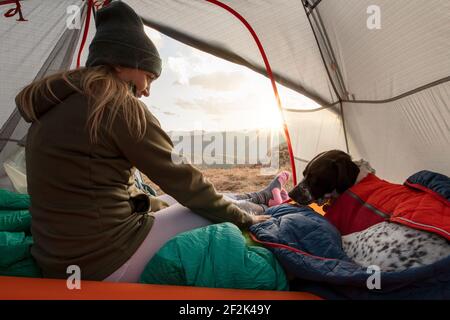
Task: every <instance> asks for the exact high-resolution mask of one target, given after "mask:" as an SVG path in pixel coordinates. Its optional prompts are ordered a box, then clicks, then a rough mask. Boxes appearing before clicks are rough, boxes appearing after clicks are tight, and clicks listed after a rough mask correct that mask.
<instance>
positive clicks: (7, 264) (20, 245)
mask: <svg viewBox="0 0 450 320" xmlns="http://www.w3.org/2000/svg"><path fill="white" fill-rule="evenodd" d="M29 206H30V196H29V195H27V194H19V193H15V192H11V191H8V190H3V189H0V275H2V276H19V277H41V276H42V274H41V270H40V269H39V267H38V266H37V264H36V261H35V260H34V258H33V257H32V255H31V252H30V248H31V245H32V244H33V237H32V236H31V233H30V226H31V215H30V212H29V211H28V208H29Z"/></svg>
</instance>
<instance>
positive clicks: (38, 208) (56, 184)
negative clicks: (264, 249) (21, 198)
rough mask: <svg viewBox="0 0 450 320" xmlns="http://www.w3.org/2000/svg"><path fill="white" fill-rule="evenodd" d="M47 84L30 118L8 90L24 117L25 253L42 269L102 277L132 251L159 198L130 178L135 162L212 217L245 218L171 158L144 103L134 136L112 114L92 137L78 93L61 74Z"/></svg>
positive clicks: (49, 273)
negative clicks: (139, 131)
mask: <svg viewBox="0 0 450 320" xmlns="http://www.w3.org/2000/svg"><path fill="white" fill-rule="evenodd" d="M51 88H52V91H53V92H54V93H55V95H56V98H57V99H55V98H50V99H48V98H46V97H44V95H42V96H38V97H37V98H36V99H35V101H33V107H34V111H35V113H36V115H37V117H38V120H37V121H31V119H30V118H28V117H26V116H25V114H24V112H23V110H22V107H21V106H20V105H19V103H18V99H17V98H16V104H17V107H18V109H19V111H20V112H21V114H22V116H23V117H24V118H25V120H26V121H27V122H32V124H31V127H30V129H29V131H28V135H27V141H26V166H27V180H28V192H29V194H30V196H31V207H30V212H31V215H32V226H31V231H32V235H33V238H34V245H33V247H32V249H31V253H32V255H33V257H34V258H35V259H36V261H37V263H38V264H39V266H40V267H41V268H42V270H43V273H44V276H46V277H52V278H67V277H68V274H67V273H66V271H67V267H68V266H70V265H77V266H79V267H80V268H81V276H82V279H92V280H103V279H104V278H106V277H107V276H109V275H110V274H111V273H113V272H114V271H115V270H116V269H118V268H119V267H120V266H121V265H122V264H124V263H125V262H126V261H127V260H128V259H129V258H130V257H131V256H132V255H133V253H134V252H135V251H136V250H137V248H138V247H139V246H140V244H141V243H142V241H143V240H144V238H145V237H146V236H147V234H148V232H149V230H150V228H151V227H152V224H153V219H154V217H153V216H152V214H151V213H150V212H149V210H151V211H155V210H158V209H160V208H164V207H165V206H166V204H165V203H162V202H161V201H158V199H156V198H152V199H150V198H149V197H148V196H147V195H145V194H144V193H142V192H140V191H139V190H138V189H137V188H136V187H135V186H134V175H133V173H134V170H135V168H138V169H139V170H140V171H142V172H143V173H144V174H146V175H147V176H148V177H149V178H150V179H151V180H152V181H153V182H155V183H156V184H158V185H159V186H160V187H161V189H162V190H164V191H165V192H166V193H167V194H169V195H171V196H172V197H174V198H175V199H176V200H177V201H178V202H179V203H181V204H182V205H184V206H186V207H188V208H190V209H192V210H193V211H195V212H196V213H198V214H200V215H202V216H203V217H205V218H207V219H209V220H210V221H212V222H225V221H228V222H233V223H235V224H236V225H238V226H239V227H246V226H248V225H249V224H250V223H251V217H250V216H249V215H247V214H246V213H245V212H244V211H242V210H240V209H239V208H237V207H236V206H235V205H233V204H232V203H230V202H229V201H227V200H225V199H224V198H223V197H222V195H220V194H218V193H217V192H216V191H215V189H214V187H213V185H212V184H211V183H210V182H208V181H207V180H206V179H205V178H204V177H203V175H202V173H201V172H200V171H199V170H197V169H196V168H194V167H193V166H191V165H190V164H177V163H174V162H173V161H172V149H173V145H172V142H171V140H170V138H169V137H168V136H167V134H166V133H165V132H164V131H163V130H162V129H161V127H160V124H159V122H158V120H157V119H156V118H155V117H154V116H153V115H152V114H151V113H150V112H149V111H148V110H147V108H145V107H144V109H145V121H146V124H147V129H146V132H145V137H144V138H143V139H142V140H137V139H136V138H134V137H133V135H132V134H131V133H130V131H129V130H128V127H127V125H126V123H125V120H124V117H123V115H122V114H119V115H118V116H117V117H116V119H115V121H114V122H113V125H112V131H108V130H107V129H106V126H102V127H101V129H100V132H99V136H100V139H99V142H98V143H96V144H93V143H90V139H89V133H88V129H87V126H86V123H87V116H88V110H89V109H88V101H87V98H86V96H85V95H83V94H81V93H79V92H77V91H76V90H74V89H73V88H72V87H70V86H69V85H68V84H67V83H66V82H65V81H64V80H62V79H59V80H55V81H54V82H53V83H52V84H51ZM150 207H151V208H150Z"/></svg>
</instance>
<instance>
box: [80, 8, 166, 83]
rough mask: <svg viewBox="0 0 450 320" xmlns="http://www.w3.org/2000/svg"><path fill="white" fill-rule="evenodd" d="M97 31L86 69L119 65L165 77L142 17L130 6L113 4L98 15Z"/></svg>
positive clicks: (90, 48)
mask: <svg viewBox="0 0 450 320" xmlns="http://www.w3.org/2000/svg"><path fill="white" fill-rule="evenodd" d="M95 26H96V28H97V31H96V33H95V36H94V39H93V40H92V43H91V45H90V46H89V56H88V59H87V61H86V66H87V67H91V66H98V65H105V64H106V65H119V66H123V67H128V68H134V69H140V70H144V71H148V72H151V73H153V74H155V75H156V76H157V77H158V76H159V75H160V74H161V58H160V57H159V53H158V50H157V49H156V47H155V45H154V44H153V42H152V41H151V40H150V39H149V37H148V36H147V35H146V34H145V32H144V24H143V23H142V20H141V18H140V17H139V16H138V15H137V14H136V12H134V10H133V9H132V8H131V7H130V6H128V5H127V4H125V3H123V2H119V1H115V2H111V3H110V4H109V5H108V6H106V7H104V8H102V9H100V10H99V11H98V12H97V16H96V19H95Z"/></svg>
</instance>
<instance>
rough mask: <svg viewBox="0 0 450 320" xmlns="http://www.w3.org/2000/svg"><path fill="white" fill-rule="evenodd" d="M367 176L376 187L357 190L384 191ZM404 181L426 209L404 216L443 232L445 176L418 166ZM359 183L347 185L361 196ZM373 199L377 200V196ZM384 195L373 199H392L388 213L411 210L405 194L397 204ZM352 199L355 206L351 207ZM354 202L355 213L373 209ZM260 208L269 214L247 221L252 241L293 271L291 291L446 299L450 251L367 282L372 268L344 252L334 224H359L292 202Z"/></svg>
mask: <svg viewBox="0 0 450 320" xmlns="http://www.w3.org/2000/svg"><path fill="white" fill-rule="evenodd" d="M373 181H374V185H375V186H378V187H381V189H380V190H378V189H377V188H372V187H373V185H372V186H369V185H364V188H362V189H363V190H366V191H367V190H368V189H371V188H372V190H374V193H375V194H377V190H378V191H381V192H385V191H386V189H385V188H386V184H385V183H380V181H377V180H376V179H374V180H373ZM366 182H367V181H366ZM408 184H413V185H414V189H415V190H414V192H413V194H412V198H410V199H414V200H417V199H420V200H419V201H418V204H417V206H416V207H420V208H425V209H427V208H428V210H429V211H428V212H429V213H430V215H429V216H428V217H427V216H426V215H424V212H421V213H420V214H417V215H414V214H412V215H410V216H409V220H411V221H413V222H415V223H419V222H418V221H421V222H420V223H422V224H425V225H426V227H427V228H428V229H427V230H435V231H438V232H436V233H442V232H444V234H443V235H445V232H447V230H448V229H447V226H448V223H447V222H448V221H449V220H448V219H449V216H448V210H447V208H448V207H450V199H449V195H450V178H448V177H446V176H443V175H440V174H436V173H431V172H429V171H422V172H419V173H418V174H416V175H413V176H411V177H410V178H409V179H408ZM359 187H360V186H358V185H356V186H355V188H352V189H353V190H356V192H358V193H359V194H360V195H363V193H360V191H361V189H360V188H359ZM388 187H389V186H388ZM396 188H397V187H396ZM405 188H409V186H405ZM402 190H403V189H402ZM405 192H407V191H405ZM401 194H402V195H403V196H404V194H403V193H401ZM430 197H431V198H430ZM363 199H368V200H369V201H370V200H371V199H372V200H373V197H371V195H370V193H366V194H364V196H363ZM375 199H377V200H379V201H380V198H378V197H375ZM384 199H385V201H384V202H383V201H380V202H379V203H380V204H382V205H384V208H387V207H388V206H389V203H388V202H389V201H390V202H391V204H392V203H393V204H395V205H393V206H392V205H391V206H392V208H394V209H395V211H394V212H395V214H394V216H397V217H405V216H406V214H407V213H411V212H415V211H414V210H415V208H416V207H414V206H412V205H411V204H410V202H409V201H407V200H408V199H407V198H404V199H405V200H406V205H403V206H402V204H401V203H400V202H398V201H397V200H396V199H395V197H394V196H393V195H391V196H390V197H389V196H386V194H385V198H384ZM430 199H436V201H437V202H434V201H433V200H430ZM338 201H339V199H338ZM358 203H359V204H360V206H357V204H358ZM358 203H356V202H354V203H353V204H355V206H354V207H351V209H355V208H356V209H355V212H356V213H358V212H359V213H360V214H369V212H368V210H378V209H379V208H377V207H373V205H367V206H364V203H365V202H363V201H360V200H358ZM381 207H382V206H381ZM361 208H362V209H361ZM433 208H434V209H433ZM436 208H437V210H435V209H436ZM342 209H345V207H342ZM358 209H361V210H358ZM384 210H386V209H384ZM266 213H267V214H270V215H272V217H273V219H270V220H268V221H265V222H263V223H260V224H257V225H253V226H251V227H250V231H251V232H252V234H253V235H254V237H255V239H256V240H257V241H259V242H260V243H261V244H263V245H264V246H266V247H267V248H269V249H270V250H271V251H272V252H273V253H274V254H275V256H276V257H277V259H278V260H279V261H280V263H281V264H282V265H283V267H284V268H285V270H286V271H288V272H289V273H290V274H292V275H294V276H295V280H294V281H293V282H291V283H290V286H291V289H293V290H300V291H308V292H312V293H314V294H316V295H319V296H321V297H323V298H327V299H348V298H351V299H450V256H449V257H446V258H443V259H441V260H440V261H437V262H435V263H434V264H431V265H426V266H421V267H416V268H411V269H408V270H404V271H400V272H382V270H381V271H380V270H379V271H378V274H377V275H376V276H377V277H378V279H379V280H380V282H379V284H380V285H379V286H378V287H377V286H372V285H371V284H373V282H372V280H373V279H374V278H373V276H375V272H376V271H375V270H369V269H366V268H364V267H362V266H360V265H358V264H356V263H354V262H352V261H351V259H349V258H348V257H347V256H346V254H345V252H344V251H343V249H342V243H341V237H340V233H339V231H338V229H339V228H354V227H355V225H358V227H361V224H358V223H354V224H351V223H348V221H342V222H341V221H339V220H334V221H335V222H337V223H336V224H337V226H338V227H339V228H336V226H335V225H334V224H332V223H330V220H329V219H327V218H325V217H323V216H321V215H319V214H317V213H315V212H314V211H313V210H311V209H310V208H308V207H296V206H292V205H282V206H278V207H272V208H270V209H269V210H268V211H267V212H266ZM344 213H345V212H344ZM327 215H328V213H327ZM343 216H345V214H344V215H343ZM372 216H373V217H377V214H376V213H372ZM345 217H346V216H345ZM334 218H336V217H334ZM415 219H416V220H415ZM383 220H384V219H383ZM414 220H415V221H414ZM412 225H414V223H412ZM361 230H362V229H361Z"/></svg>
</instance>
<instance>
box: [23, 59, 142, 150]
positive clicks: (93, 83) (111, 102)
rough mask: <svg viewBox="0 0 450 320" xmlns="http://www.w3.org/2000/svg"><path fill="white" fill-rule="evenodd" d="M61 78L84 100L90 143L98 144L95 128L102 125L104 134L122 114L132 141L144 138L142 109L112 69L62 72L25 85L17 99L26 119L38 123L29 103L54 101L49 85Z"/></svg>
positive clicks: (54, 96) (97, 132) (97, 128)
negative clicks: (86, 100) (86, 99)
mask: <svg viewBox="0 0 450 320" xmlns="http://www.w3.org/2000/svg"><path fill="white" fill-rule="evenodd" d="M61 78H62V79H63V80H64V81H65V82H66V83H67V84H68V85H69V86H71V87H72V88H73V89H74V90H76V91H78V92H79V93H81V94H84V95H85V96H87V98H88V104H89V115H88V119H87V123H86V125H87V128H88V130H89V136H90V140H91V142H92V143H96V142H97V141H98V138H99V137H98V134H99V128H100V125H101V124H102V123H103V121H105V122H104V123H105V125H106V127H107V130H108V131H111V130H112V125H113V122H114V119H115V118H116V116H117V115H118V114H119V112H121V113H122V114H123V117H124V119H125V121H126V124H127V127H128V130H129V131H130V133H131V134H132V136H133V137H135V138H136V139H142V138H143V137H144V135H145V130H146V121H145V109H144V108H145V105H144V104H143V103H142V102H141V101H139V100H138V99H137V98H136V97H135V96H134V95H133V94H132V92H131V90H130V89H129V87H128V84H127V83H126V82H125V81H123V80H121V79H119V78H118V77H117V76H116V74H115V71H114V68H113V67H111V66H106V65H102V66H96V67H88V68H79V69H75V70H69V71H63V72H59V73H56V74H53V75H50V76H48V77H45V78H43V79H40V80H37V81H34V82H33V83H31V84H29V85H28V86H27V87H25V88H24V89H23V90H22V91H21V92H20V94H19V95H18V103H19V104H20V105H21V107H22V110H23V112H24V114H25V115H26V116H27V117H28V118H29V119H31V120H32V121H37V120H38V119H37V116H36V113H35V110H34V108H33V101H35V98H36V97H37V96H40V95H44V96H46V97H47V98H48V99H51V98H53V99H56V100H57V97H56V95H55V94H54V93H53V91H52V89H51V83H52V82H53V81H55V80H57V79H61ZM49 94H50V96H48V95H49Z"/></svg>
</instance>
